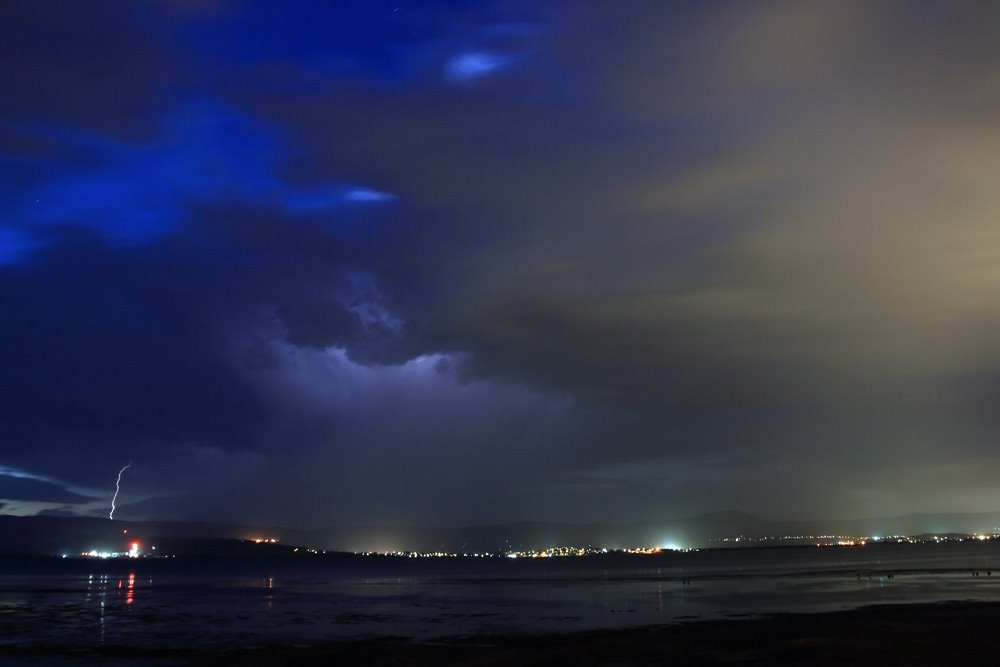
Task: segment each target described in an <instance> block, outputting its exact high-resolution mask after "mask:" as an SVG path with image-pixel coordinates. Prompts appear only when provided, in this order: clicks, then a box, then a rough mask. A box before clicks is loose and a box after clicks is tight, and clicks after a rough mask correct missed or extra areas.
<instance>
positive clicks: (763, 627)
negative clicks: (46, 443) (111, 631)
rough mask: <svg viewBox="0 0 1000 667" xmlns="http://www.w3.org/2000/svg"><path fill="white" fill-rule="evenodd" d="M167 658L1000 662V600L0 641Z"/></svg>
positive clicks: (40, 655)
mask: <svg viewBox="0 0 1000 667" xmlns="http://www.w3.org/2000/svg"><path fill="white" fill-rule="evenodd" d="M22 660H23V661H24V662H27V663H31V664H47V663H49V662H50V661H51V662H52V664H130V663H132V662H135V663H138V664H160V665H171V664H174V665H219V664H225V665H255V666H256V665H260V666H264V665H267V666H291V665H329V664H350V665H355V664H364V665H510V664H512V663H516V664H518V665H543V664H545V665H555V664H576V665H581V664H582V665H610V664H615V665H648V664H671V663H678V664H810V665H817V664H819V665H834V664H837V665H841V664H862V665H886V664H896V665H941V664H965V665H1000V602H943V603H931V604H893V605H877V606H870V607H862V608H859V609H852V610H847V611H836V612H825V613H812V614H805V613H795V614H776V615H773V616H767V617H762V618H747V619H725V620H697V621H687V622H684V623H681V624H677V625H664V626H648V627H640V628H628V629H620V630H597V631H589V632H581V633H569V634H552V635H539V636H521V635H518V636H479V637H468V638H460V639H453V640H448V641H438V642H427V643H416V642H411V641H410V640H408V639H403V638H399V639H382V638H380V639H372V640H363V639H362V640H350V641H337V642H332V643H329V644H325V645H319V646H308V647H291V646H266V647H263V648H256V649H248V650H223V651H199V650H189V649H183V648H178V649H177V650H174V651H163V650H157V651H143V650H141V649H132V648H117V647H107V648H105V649H101V650H98V651H93V650H87V651H83V650H80V651H76V650H73V649H68V648H62V647H58V648H57V647H45V646H35V647H23V648H21V647H18V648H15V647H0V663H2V664H8V663H11V662H14V663H16V662H20V661H22Z"/></svg>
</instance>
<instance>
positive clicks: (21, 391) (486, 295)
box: [0, 0, 1000, 527]
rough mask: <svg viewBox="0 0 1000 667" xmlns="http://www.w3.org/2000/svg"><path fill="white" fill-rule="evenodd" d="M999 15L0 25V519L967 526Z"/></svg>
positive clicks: (438, 8)
mask: <svg viewBox="0 0 1000 667" xmlns="http://www.w3.org/2000/svg"><path fill="white" fill-rule="evenodd" d="M998 36H1000V4H998V3H995V2H990V1H986V0H984V1H973V0H969V1H966V2H936V1H934V2H931V1H929V0H928V1H909V0H905V1H904V0H899V1H898V2H892V1H882V2H879V1H870V0H863V1H860V0H859V1H857V2H852V1H849V0H845V1H839V0H838V1H837V2H830V1H829V0H815V1H813V0H788V1H776V2H669V1H667V0H662V1H656V0H650V1H648V2H640V1H636V2H621V1H616V2H603V1H601V2H598V1H596V0H595V1H592V2H585V1H577V0H572V1H571V0H566V1H564V2H559V1H552V2H535V1H529V0H523V1H517V0H513V1H486V0H483V1H481V2H477V1H471V0H470V1H467V2H445V1H443V0H442V1H438V2H431V1H426V2H418V1H416V0H395V1H385V2H383V1H381V0H342V1H341V0H338V1H337V2H325V3H320V2H315V3H307V2H302V3H295V2H286V3H275V2H271V1H270V0H261V1H259V2H238V1H236V0H233V1H227V0H177V1H175V2H174V1H167V0H142V1H137V0H118V1H114V0H100V1H97V2H80V1H78V0H65V1H61V2H60V1H53V0H5V1H4V2H2V3H0V309H2V310H0V312H2V317H3V322H2V324H0V349H2V356H0V512H4V513H14V514H35V513H39V512H44V513H49V514H57V515H72V514H80V515H87V516H106V515H107V513H108V506H109V503H110V496H111V494H112V492H113V491H114V485H115V479H116V476H117V473H118V470H119V469H120V468H121V467H122V466H124V465H125V464H127V463H129V462H130V461H131V462H133V463H134V464H133V466H132V467H131V468H130V469H128V470H127V471H126V472H125V474H124V475H123V479H122V485H121V496H120V497H119V499H118V510H117V513H116V515H115V518H116V519H119V518H120V519H130V520H138V519H180V520H219V521H233V522H270V523H273V524H278V525H288V526H303V527H313V526H328V525H351V524H366V523H382V524H435V525H465V524H475V523H490V522H506V521H519V520H554V521H573V522H591V521H595V522H596V521H604V522H626V521H639V520H647V519H655V518H657V517H679V516H686V515H691V514H696V513H700V512H707V511H716V510H730V509H741V510H745V511H748V512H752V513H756V514H758V515H761V516H764V517H768V518H776V519H784V518H852V517H866V516H885V515H893V514H902V513H907V512H917V511H935V512H937V511H986V510H991V511H992V510H998V509H1000V484H998V483H997V482H996V477H997V476H996V471H997V470H998V466H1000V449H998V444H1000V440H998V435H1000V38H998Z"/></svg>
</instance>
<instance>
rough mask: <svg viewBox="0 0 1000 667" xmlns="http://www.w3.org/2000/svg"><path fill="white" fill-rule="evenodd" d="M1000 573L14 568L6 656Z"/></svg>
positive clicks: (308, 564)
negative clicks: (28, 649)
mask: <svg viewBox="0 0 1000 667" xmlns="http://www.w3.org/2000/svg"><path fill="white" fill-rule="evenodd" d="M997 567H1000V544H997V543H993V542H985V543H960V544H941V545H869V546H868V547H850V548H849V547H831V548H816V547H802V548H783V549H751V550H732V551H723V550H718V551H701V552H692V553H671V554H662V555H658V556H636V557H597V558H563V559H538V560H530V561H529V560H511V559H505V558H496V559H440V560H429V559H409V560H407V559H398V560H397V559H336V560H303V561H296V560H291V561H289V560H281V561H235V562H234V561H194V562H192V561H187V562H179V561H165V560H164V561H156V560H137V561H80V560H70V559H67V560H56V561H48V560H45V561H39V560H34V561H30V560H6V561H3V560H0V645H8V646H10V645H16V646H26V645H39V646H50V647H51V646H54V647H73V648H102V647H103V648H107V647H109V646H125V647H143V648H156V647H163V648H177V647H189V648H233V647H247V646H259V645H264V644H273V643H282V644H289V645H304V644H311V643H319V642H324V641H327V640H330V639H334V638H357V637H371V636H405V637H411V638H416V639H419V640H430V639H435V638H439V637H449V636H466V635H479V634H508V633H537V632H553V631H554V632H562V631H577V630H587V629H595V628H610V627H624V626H634V625H644V624H664V623H676V622H680V621H681V620H686V619H691V618H719V617H739V616H745V615H761V614H768V613H774V612H781V611H822V610H834V609H846V608H851V607H857V606H862V605H868V604H885V603H899V602H927V601H942V600H1000V571H998V570H994V568H997ZM973 570H978V571H980V573H981V576H978V577H976V576H972V571H973ZM987 570H992V571H993V575H992V576H987V575H986V571H987ZM889 573H892V574H894V576H893V577H889V576H888V575H889ZM686 581H687V582H688V583H685V582H686Z"/></svg>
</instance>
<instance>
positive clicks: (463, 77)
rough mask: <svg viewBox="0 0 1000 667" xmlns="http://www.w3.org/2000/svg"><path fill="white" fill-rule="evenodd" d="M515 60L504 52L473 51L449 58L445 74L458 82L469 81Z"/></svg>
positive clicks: (491, 72) (492, 72)
mask: <svg viewBox="0 0 1000 667" xmlns="http://www.w3.org/2000/svg"><path fill="white" fill-rule="evenodd" d="M512 62H513V58H511V57H510V56H507V55H504V54H502V53H490V52H488V51H472V52H468V53H461V54H459V55H457V56H454V57H452V58H451V59H449V60H448V62H447V64H446V65H445V74H446V75H447V77H448V79H449V80H451V81H455V82H457V83H469V82H471V81H474V80H476V79H480V78H482V77H485V76H489V75H491V74H495V73H496V72H498V71H500V70H501V69H504V68H506V67H508V66H510V64H511V63H512Z"/></svg>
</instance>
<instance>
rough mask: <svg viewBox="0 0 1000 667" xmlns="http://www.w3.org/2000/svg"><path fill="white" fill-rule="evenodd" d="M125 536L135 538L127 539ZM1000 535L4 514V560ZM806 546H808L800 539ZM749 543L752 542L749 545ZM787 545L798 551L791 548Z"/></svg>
mask: <svg viewBox="0 0 1000 667" xmlns="http://www.w3.org/2000/svg"><path fill="white" fill-rule="evenodd" d="M123 531H128V532H127V533H126V532H123ZM977 532H984V533H1000V513H996V512H990V513H980V514H909V515H905V516H898V517H880V518H871V519H857V520H836V521H769V520H766V519H761V518H759V517H755V516H752V515H750V514H746V513H744V512H715V513H711V514H702V515H699V516H694V517H687V518H681V519H672V520H663V521H646V522H638V523H629V524H598V523H591V524H569V523H545V522H522V523H511V524H497V525H483V526H468V527H464V528H440V527H359V528H327V529H321V530H296V529H287V528H280V527H259V526H244V525H236V524H217V523H182V522H159V521H145V522H139V521H119V520H116V521H110V520H108V519H96V518H63V517H17V516H4V515H0V553H6V554H10V553H22V554H48V555H53V554H62V553H66V554H78V553H80V552H82V551H89V550H91V549H97V550H108V551H121V550H125V549H126V548H127V546H128V545H129V544H131V543H132V542H136V541H137V542H139V543H140V544H142V545H143V548H146V547H147V546H152V545H153V544H156V543H157V541H159V542H160V543H162V544H166V543H168V541H169V540H175V541H176V540H211V539H253V538H265V539H271V538H274V539H276V540H278V543H279V544H284V545H298V546H303V547H311V548H315V549H321V550H331V551H332V550H338V551H392V550H406V551H425V552H426V551H438V550H440V551H448V552H476V551H479V552H482V551H490V552H498V551H506V550H510V549H521V548H544V547H550V546H587V545H591V546H594V547H598V548H600V547H607V548H622V547H632V546H668V545H669V546H678V547H722V546H741V544H740V543H733V542H722V541H721V540H723V539H724V538H735V537H743V538H754V539H759V538H764V537H782V536H810V535H848V536H871V535H895V534H900V535H917V534H934V533H938V534H943V533H965V534H969V533H977ZM801 541H802V542H808V541H809V540H808V539H803V540H801ZM743 543H744V544H745V543H746V542H743ZM786 543H793V542H792V541H789V542H786Z"/></svg>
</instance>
